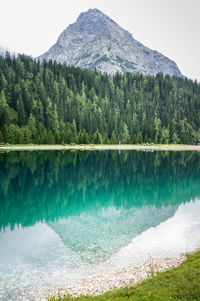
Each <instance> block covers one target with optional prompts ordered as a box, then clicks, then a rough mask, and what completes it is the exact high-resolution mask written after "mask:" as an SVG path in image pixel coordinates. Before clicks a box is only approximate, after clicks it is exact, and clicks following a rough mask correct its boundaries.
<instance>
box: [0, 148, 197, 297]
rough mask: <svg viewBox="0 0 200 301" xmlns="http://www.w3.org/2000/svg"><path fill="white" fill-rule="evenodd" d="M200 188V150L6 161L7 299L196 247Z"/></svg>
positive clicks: (2, 274)
mask: <svg viewBox="0 0 200 301" xmlns="http://www.w3.org/2000/svg"><path fill="white" fill-rule="evenodd" d="M199 184H200V153H198V152H137V151H129V152H121V153H119V152H117V151H100V152H89V151H86V152H73V153H72V152H69V151H63V152H61V151H36V152H10V153H2V154H0V229H1V231H0V293H1V288H3V286H4V285H7V286H8V289H7V292H6V295H5V298H4V299H5V300H16V299H18V300H19V296H21V295H22V292H26V293H25V295H26V296H29V297H28V298H29V299H31V298H32V297H30V296H32V295H31V294H32V292H33V291H34V290H36V291H38V288H39V287H41V286H42V287H43V288H44V287H52V288H53V287H56V285H57V286H58V287H59V286H61V285H63V281H64V279H65V281H66V279H68V280H67V281H68V283H70V281H72V280H73V279H74V281H75V282H76V281H77V278H78V277H80V278H81V277H82V276H83V274H84V273H85V272H84V271H86V272H87V271H88V266H94V265H93V264H94V263H95V264H99V265H98V269H99V268H100V266H101V268H102V273H103V271H104V268H106V269H107V268H108V266H109V267H111V266H113V265H115V264H117V265H120V264H121V263H122V262H125V261H126V259H127V260H128V262H127V264H130V262H132V261H135V260H136V259H137V260H139V256H141V254H143V255H142V256H143V258H145V256H146V254H147V252H149V253H151V252H152V254H154V253H155V255H156V256H157V254H160V253H162V254H164V250H167V251H166V252H167V253H166V256H167V254H171V253H170V250H173V251H174V250H175V251H176V254H179V253H180V252H183V251H184V250H185V249H184V248H185V247H184V244H185V245H188V241H189V240H188V239H190V245H191V246H193V247H194V246H195V245H196V243H197V241H198V239H197V238H195V235H196V236H198V235H199V220H198V218H197V216H196V215H195V214H196V211H198V208H199V205H200V203H199V201H196V202H194V203H191V202H190V201H191V200H193V201H194V200H195V199H198V198H199V197H200V185H199ZM188 202H189V203H188ZM184 204H186V205H184ZM187 204H188V205H187ZM181 208H182V209H181ZM181 210H182V211H181ZM187 213H188V214H190V217H191V220H189V222H188V220H187V219H188V216H187ZM180 221H181V224H178V226H177V223H180ZM162 225H163V226H162ZM180 225H181V226H180ZM195 225H196V228H194V226H195ZM152 227H153V228H152ZM152 229H155V231H152ZM156 229H157V230H156ZM160 229H162V230H161V231H160ZM180 229H182V230H181V232H180ZM187 231H188V232H187ZM185 233H186V234H187V236H188V237H186V236H185ZM173 234H174V235H173ZM156 235H157V236H156ZM167 235H168V238H167V241H166V244H164V242H165V238H166V237H167ZM155 237H157V238H156V239H155ZM163 237H164V240H162V239H163ZM177 238H179V241H178V245H177V244H176V240H177ZM170 239H171V240H170ZM155 240H156V241H155ZM161 241H162V243H161V244H160V243H159V242H161ZM154 244H156V245H155V246H154ZM162 246H163V247H162ZM180 246H181V248H180ZM124 250H125V251H124ZM153 252H154V253H153ZM124 254H125V255H124ZM172 255H173V254H172ZM91 264H92V265H91ZM104 264H105V267H104V266H103V265H104ZM81 267H82V268H81ZM80 269H81V272H80ZM73 275H74V276H73ZM81 275H82V276H81ZM73 277H74V278H73ZM72 282H73V281H72ZM33 283H34V285H35V287H34V288H33Z"/></svg>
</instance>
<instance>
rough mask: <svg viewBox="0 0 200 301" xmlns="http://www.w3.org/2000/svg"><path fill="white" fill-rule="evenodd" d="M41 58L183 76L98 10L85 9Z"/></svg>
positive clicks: (108, 70) (110, 71)
mask: <svg viewBox="0 0 200 301" xmlns="http://www.w3.org/2000/svg"><path fill="white" fill-rule="evenodd" d="M38 59H39V60H43V59H46V60H50V59H51V60H56V61H57V62H60V63H66V64H68V65H73V66H77V67H80V68H87V69H91V70H94V69H97V70H98V71H101V72H106V73H108V74H115V73H116V72H120V73H125V72H131V73H137V72H140V73H143V74H150V75H155V74H157V73H158V72H162V73H163V74H169V75H176V76H182V75H181V72H180V70H179V69H178V67H177V65H176V63H175V62H174V61H172V60H171V59H169V58H167V57H166V56H164V55H162V54H161V53H159V52H158V51H156V50H151V49H150V48H148V47H146V46H144V45H143V44H142V43H140V42H139V41H137V40H135V39H134V38H133V35H132V34H131V33H129V32H128V31H127V30H124V29H123V28H122V27H120V26H119V25H118V24H117V23H116V22H115V21H113V20H112V19H111V18H110V17H108V16H107V15H105V14H104V13H103V12H101V11H100V10H98V9H96V8H95V9H89V10H88V11H86V12H82V13H81V14H80V15H79V16H78V18H77V20H76V22H75V23H73V24H70V25H69V26H68V27H67V28H66V29H65V30H64V31H63V32H62V33H61V34H60V35H59V37H58V40H57V42H56V43H55V44H54V45H53V46H52V47H51V48H50V49H49V50H48V51H47V52H45V53H44V54H43V55H41V56H39V57H38Z"/></svg>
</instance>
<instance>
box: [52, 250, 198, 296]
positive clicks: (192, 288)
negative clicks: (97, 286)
mask: <svg viewBox="0 0 200 301" xmlns="http://www.w3.org/2000/svg"><path fill="white" fill-rule="evenodd" d="M68 300H73V301H75V300H76V301H85V300H97V301H103V300H123V301H124V300H133V301H147V300H148V301H170V300H181V301H186V300H187V301H189V300H191V301H194V300H196V301H197V300H200V251H198V252H196V253H195V254H192V255H188V256H187V260H186V261H185V262H183V263H182V264H181V265H180V266H178V267H176V268H173V269H170V270H169V271H166V272H162V273H158V274H157V275H156V276H154V277H153V278H151V279H147V280H144V281H143V282H142V283H141V284H139V285H136V286H133V287H126V288H121V289H118V290H114V291H111V292H108V293H106V294H104V295H99V296H95V297H93V296H80V297H78V298H72V297H70V296H69V295H68V296H66V297H65V298H58V299H57V298H55V297H50V298H49V301H68Z"/></svg>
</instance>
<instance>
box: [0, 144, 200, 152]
mask: <svg viewBox="0 0 200 301" xmlns="http://www.w3.org/2000/svg"><path fill="white" fill-rule="evenodd" d="M0 150H170V151H200V145H170V144H169V145H152V144H145V145H131V144H127V145H122V144H117V145H32V146H30V145H27V146H26V145H23V146H9V145H5V146H1V147H0Z"/></svg>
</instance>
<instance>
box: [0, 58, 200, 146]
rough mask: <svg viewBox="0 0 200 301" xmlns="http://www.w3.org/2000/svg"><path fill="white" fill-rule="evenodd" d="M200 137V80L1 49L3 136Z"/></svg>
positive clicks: (15, 139) (85, 139) (78, 139)
mask: <svg viewBox="0 0 200 301" xmlns="http://www.w3.org/2000/svg"><path fill="white" fill-rule="evenodd" d="M119 141H121V143H143V142H145V143H146V142H154V143H187V144H197V143H200V84H198V83H197V82H193V81H192V80H188V79H187V78H178V77H170V76H168V75H167V76H165V77H164V76H163V75H162V74H161V73H160V74H157V75H156V76H155V77H153V76H146V75H141V74H136V75H131V74H130V73H126V74H125V75H121V74H116V75H115V76H114V77H112V76H108V75H106V74H100V73H98V72H92V71H88V70H81V69H79V68H75V67H69V66H66V65H62V64H58V63H56V62H52V61H49V62H43V63H40V62H36V61H35V60H33V59H32V58H31V57H28V56H25V55H19V56H18V57H17V58H15V57H11V56H10V55H9V54H8V53H7V54H6V56H5V58H3V57H1V56H0V142H9V143H40V144H45V143H48V144H54V143H112V144H115V143H119Z"/></svg>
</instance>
